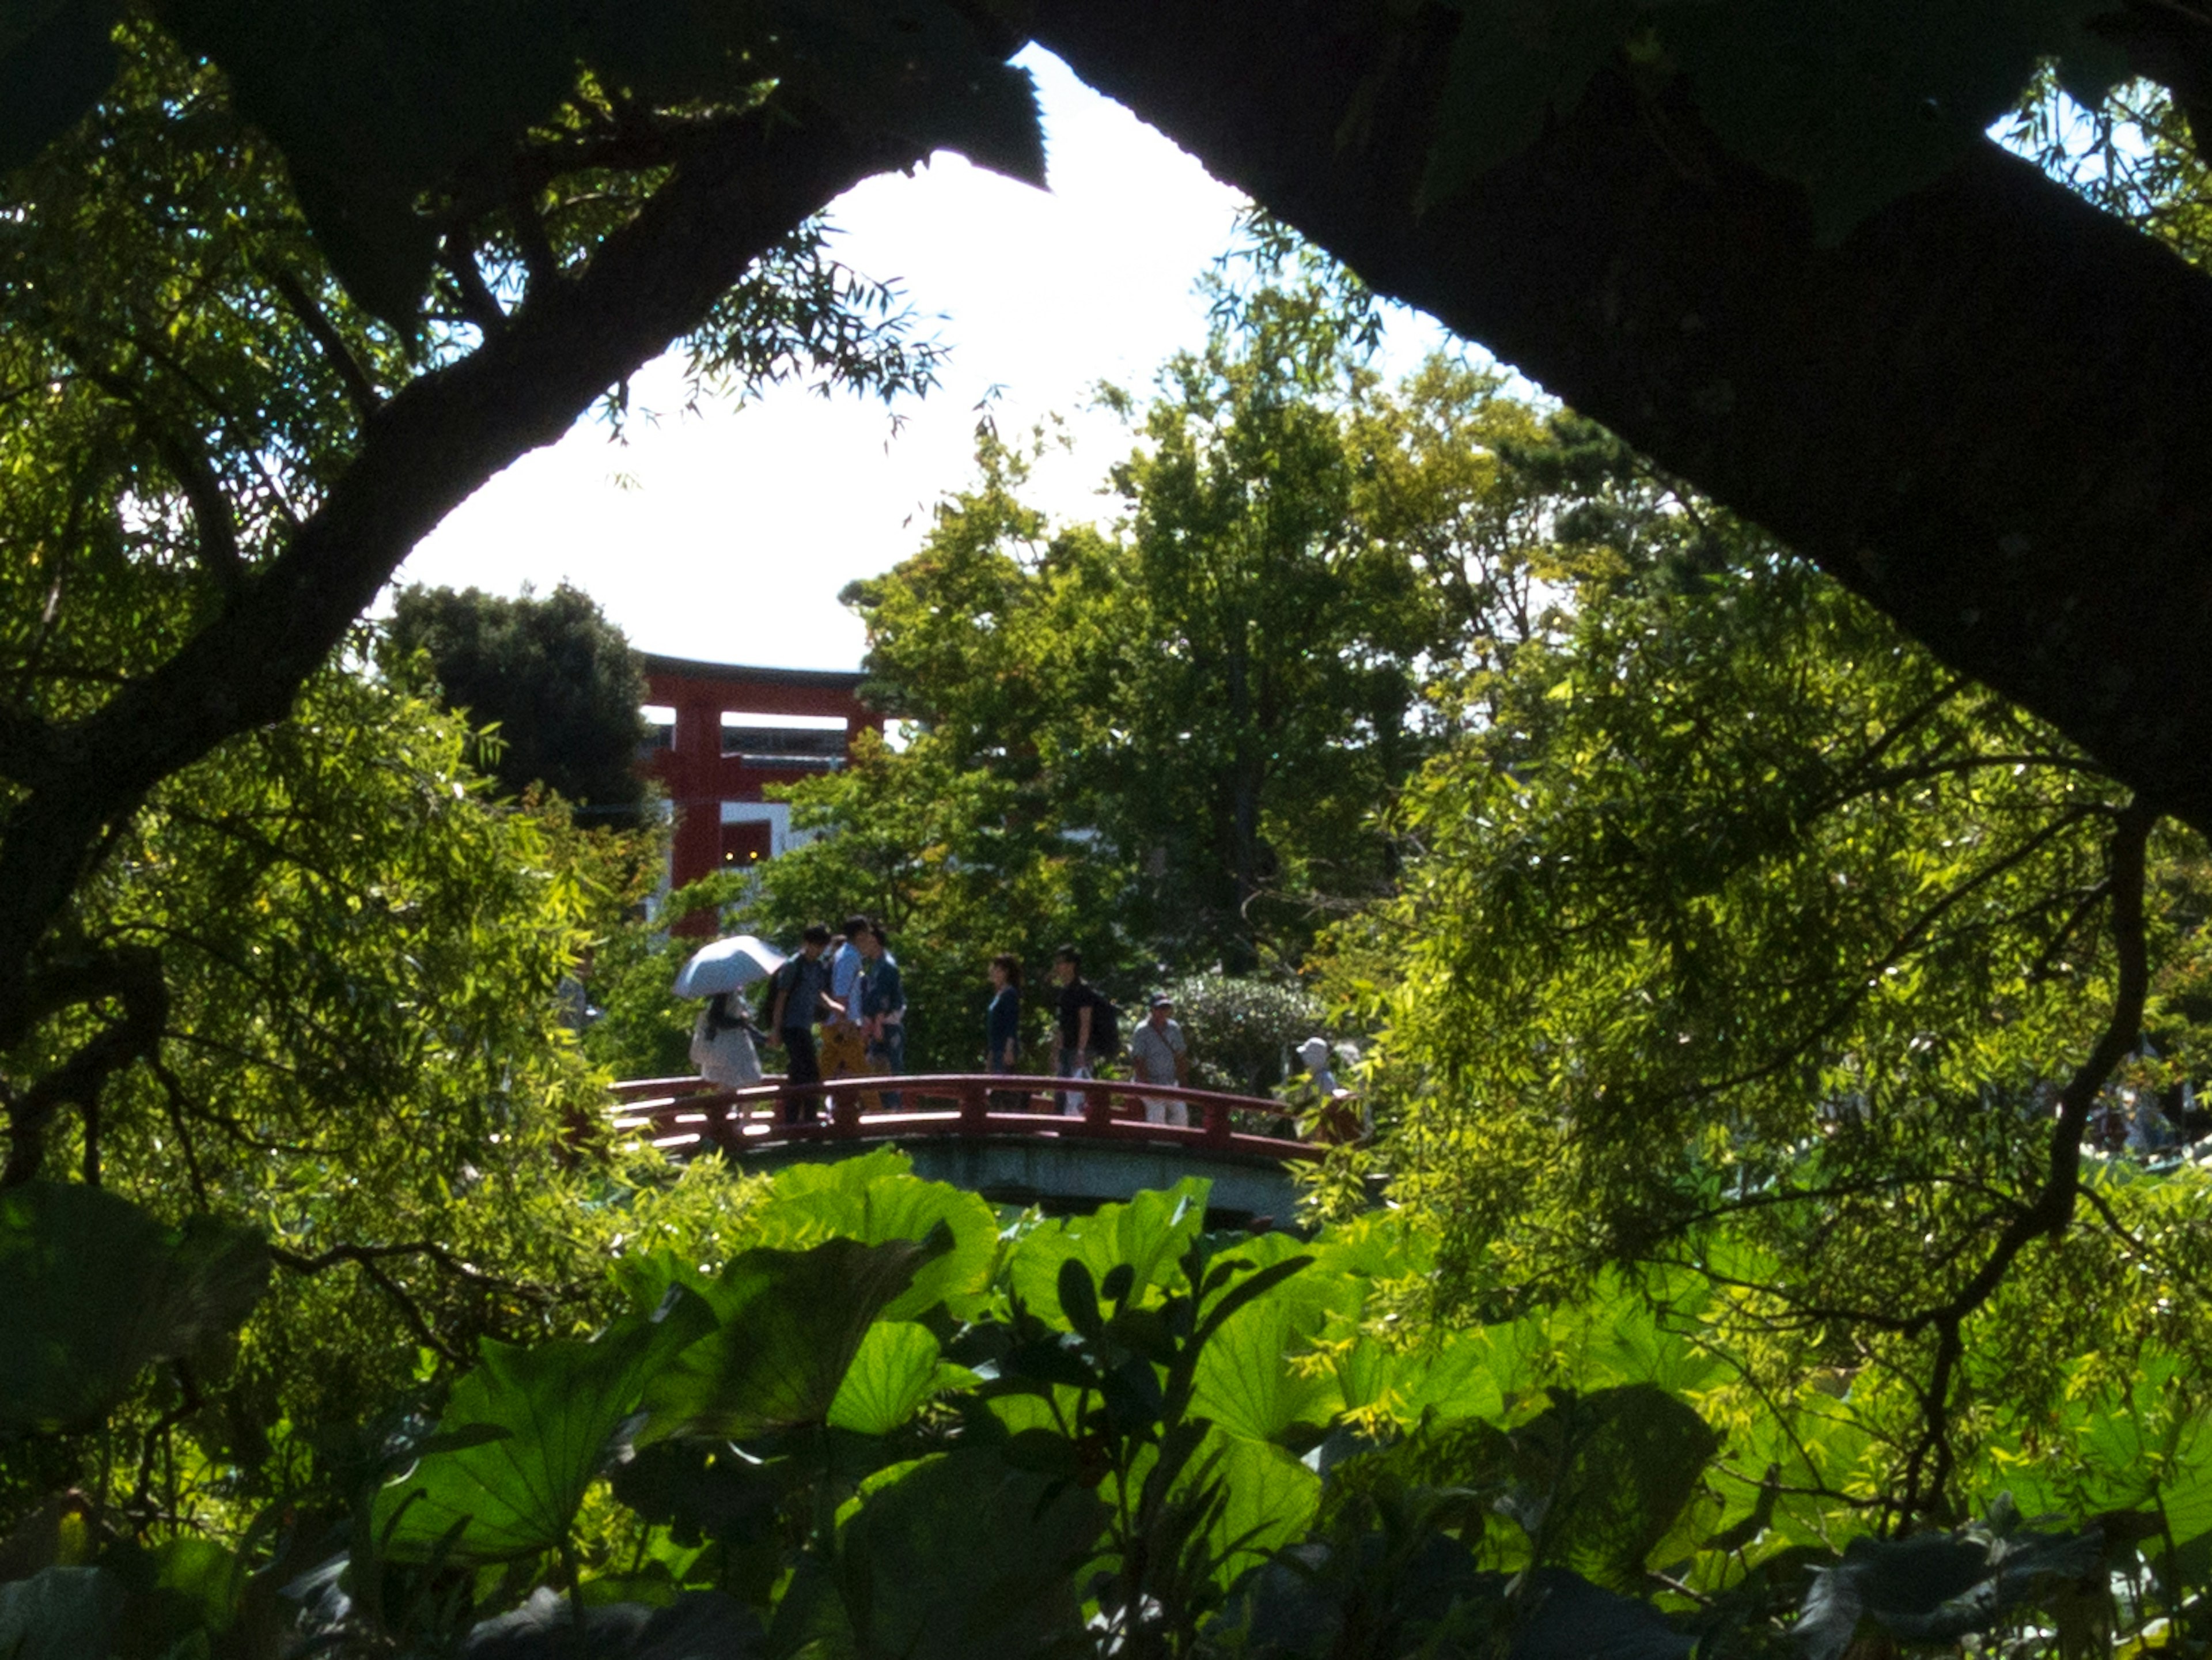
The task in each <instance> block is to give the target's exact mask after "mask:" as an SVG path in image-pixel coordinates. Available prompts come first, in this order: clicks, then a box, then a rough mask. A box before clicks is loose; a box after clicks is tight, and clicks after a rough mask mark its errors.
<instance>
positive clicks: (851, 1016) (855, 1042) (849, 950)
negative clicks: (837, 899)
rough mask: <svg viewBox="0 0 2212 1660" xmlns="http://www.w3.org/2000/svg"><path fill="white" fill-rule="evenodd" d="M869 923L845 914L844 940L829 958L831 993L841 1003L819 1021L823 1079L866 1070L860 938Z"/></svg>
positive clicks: (854, 1075)
mask: <svg viewBox="0 0 2212 1660" xmlns="http://www.w3.org/2000/svg"><path fill="white" fill-rule="evenodd" d="M872 926H873V925H872V923H871V922H870V921H868V919H867V918H866V917H865V916H860V915H853V916H848V917H847V918H846V919H845V928H844V943H843V944H842V945H841V946H838V947H837V950H836V952H835V953H834V954H833V955H832V956H831V957H830V958H829V995H830V996H831V997H833V998H835V999H836V1000H837V1001H838V1002H839V1003H841V1004H842V1005H843V1008H842V1012H839V1013H836V1014H833V1015H832V1016H830V1017H829V1019H827V1020H825V1021H823V1023H822V1075H823V1077H824V1078H855V1077H858V1076H859V1075H860V1073H864V1072H866V1071H867V1069H868V1040H867V1037H866V1033H865V1032H863V1031H862V1030H861V1026H860V960H861V959H860V936H861V935H862V934H864V933H867V932H868V930H869V929H870V928H871V927H872Z"/></svg>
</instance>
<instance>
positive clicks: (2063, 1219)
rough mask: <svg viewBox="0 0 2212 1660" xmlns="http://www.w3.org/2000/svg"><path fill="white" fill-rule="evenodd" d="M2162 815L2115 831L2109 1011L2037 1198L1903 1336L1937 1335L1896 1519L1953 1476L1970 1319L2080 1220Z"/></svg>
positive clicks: (2075, 1083)
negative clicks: (2031, 1252) (1954, 1394)
mask: <svg viewBox="0 0 2212 1660" xmlns="http://www.w3.org/2000/svg"><path fill="white" fill-rule="evenodd" d="M2157 818H2158V815H2157V813H2156V812H2154V810H2153V809H2152V808H2151V807H2150V806H2148V804H2146V803H2145V802H2144V801H2143V800H2142V798H2140V797H2138V798H2137V799H2136V800H2135V801H2133V802H2131V803H2130V805H2129V806H2128V808H2127V809H2126V811H2125V812H2123V813H2122V814H2121V815H2120V818H2119V821H2118V824H2116V825H2115V826H2114V828H2113V831H2112V877H2111V884H2110V885H2111V889H2112V943H2113V946H2114V949H2115V952H2116V953H2117V955H2118V962H2119V977H2118V985H2117V986H2116V987H2115V988H2114V991H2113V996H2112V1014H2111V1017H2110V1018H2108V1019H2107V1020H2106V1023H2105V1030H2104V1033H2103V1035H2102V1036H2101V1037H2099V1038H2098V1040H2097V1043H2096V1045H2095V1047H2093V1049H2091V1050H2090V1051H2089V1054H2088V1055H2087V1057H2086V1058H2085V1059H2084V1060H2083V1061H2081V1065H2079V1066H2078V1067H2075V1069H2074V1075H2073V1076H2072V1077H2071V1078H2069V1079H2067V1081H2066V1087H2065V1088H2064V1089H2063V1090H2062V1091H2059V1096H2058V1110H2057V1121H2056V1122H2054V1123H2053V1124H2052V1126H2051V1152H2050V1165H2049V1170H2048V1172H2047V1174H2046V1175H2045V1177H2044V1182H2043V1186H2042V1188H2041V1189H2040V1190H2039V1192H2038V1193H2037V1194H2036V1196H2035V1198H2034V1199H2033V1201H2031V1202H2030V1203H2029V1204H2027V1206H2026V1207H2023V1208H2021V1210H2020V1211H2018V1212H2017V1213H2015V1215H2014V1217H2013V1219H2012V1220H2011V1221H2010V1222H2009V1223H2008V1224H2007V1225H2006V1226H2005V1229H2004V1231H2002V1233H2000V1234H1999V1235H1998V1236H1997V1240H1996V1245H1995V1246H1994V1247H1992V1248H1991V1250H1990V1254H1989V1256H1988V1257H1987V1258H1985V1259H1984V1262H1983V1263H1982V1266H1981V1268H1980V1269H1979V1270H1978V1271H1977V1272H1976V1273H1975V1274H1974V1276H1973V1277H1972V1279H1970V1280H1967V1281H1966V1284H1965V1285H1964V1286H1960V1288H1959V1290H1958V1292H1957V1293H1956V1294H1955V1295H1954V1296H1953V1297H1952V1298H1950V1299H1949V1300H1948V1302H1946V1303H1944V1304H1942V1306H1941V1307H1940V1308H1936V1309H1931V1310H1927V1311H1926V1312H1925V1313H1923V1314H1921V1315H1918V1316H1915V1317H1914V1318H1913V1320H1912V1321H1911V1322H1910V1323H1908V1326H1907V1328H1906V1329H1907V1333H1908V1335H1910V1333H1911V1332H1912V1331H1917V1330H1925V1329H1933V1330H1934V1331H1935V1333H1936V1356H1935V1360H1934V1363H1933V1365H1931V1366H1930V1368H1929V1382H1928V1387H1927V1389H1926V1391H1925V1392H1924V1394H1923V1400H1924V1402H1925V1403H1926V1411H1925V1414H1924V1417H1923V1425H1922V1429H1921V1434H1920V1438H1919V1440H1918V1442H1917V1444H1915V1446H1914V1448H1913V1450H1912V1454H1911V1457H1910V1458H1909V1459H1908V1460H1907V1461H1906V1464H1905V1492H1904V1495H1903V1497H1902V1498H1900V1499H1899V1501H1898V1504H1897V1507H1896V1512H1895V1514H1896V1517H1897V1519H1898V1520H1899V1521H1904V1522H1910V1521H1911V1519H1912V1518H1913V1517H1916V1516H1917V1515H1919V1514H1920V1513H1921V1512H1922V1511H1924V1510H1926V1509H1928V1508H1929V1505H1931V1504H1932V1503H1933V1502H1934V1501H1935V1499H1936V1498H1937V1497H1938V1496H1940V1495H1941V1494H1942V1491H1943V1489H1944V1487H1946V1486H1947V1485H1948V1482H1949V1481H1950V1476H1951V1457H1952V1452H1951V1437H1950V1393H1951V1381H1952V1377H1953V1375H1954V1373H1955V1372H1956V1371H1957V1369H1958V1365H1959V1362H1960V1359H1962V1358H1963V1357H1964V1354H1965V1352H1966V1341H1965V1337H1964V1335H1963V1329H1964V1327H1965V1324H1966V1318H1967V1316H1970V1315H1972V1313H1974V1312H1975V1311H1976V1310H1978V1309H1979V1308H1980V1307H1981V1306H1982V1305H1983V1304H1984V1303H1986V1302H1988V1301H1989V1299H1990V1297H1991V1296H1993V1295H1994V1294H1995V1293H1996V1289H1997V1286H1999V1285H2000V1284H2001V1283H2002V1281H2003V1279H2004V1276H2005V1274H2006V1273H2007V1272H2008V1270H2009V1269H2010V1268H2011V1267H2012V1265H2013V1262H2015V1259H2017V1258H2018V1257H2019V1256H2020V1254H2021V1251H2023V1250H2026V1249H2027V1247H2028V1245H2029V1244H2030V1243H2033V1241H2035V1240H2037V1239H2041V1238H2052V1239H2056V1238H2057V1237H2060V1236H2062V1235H2063V1233H2064V1232H2065V1231H2066V1229H2067V1226H2068V1225H2069V1223H2070V1222H2071V1221H2072V1220H2073V1218H2074V1201H2075V1197H2076V1195H2079V1194H2080V1192H2081V1133H2082V1131H2083V1130H2084V1128H2087V1124H2088V1122H2089V1111H2090V1109H2091V1108H2092V1107H2093V1106H2094V1105H2095V1104H2096V1101H2097V1097H2098V1094H2099V1093H2100V1091H2102V1090H2103V1089H2104V1087H2105V1085H2106V1081H2107V1080H2108V1079H2110V1078H2111V1077H2112V1073H2113V1070H2114V1069H2115V1068H2116V1067H2118V1065H2119V1064H2120V1062H2121V1061H2124V1060H2125V1059H2127V1057H2128V1055H2130V1052H2132V1051H2133V1050H2134V1049H2135V1047H2136V1044H2137V1043H2140V1042H2141V1041H2142V1018H2143V1005H2144V1002H2145V1000H2147V999H2148V996H2149V993H2150V963H2149V951H2148V943H2147V941H2146V939H2145V936H2144V930H2143V879H2144V871H2145V866H2146V865H2147V863H2148V848H2149V842H2150V832H2151V827H2152V825H2153V824H2155V823H2156V821H2157Z"/></svg>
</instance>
